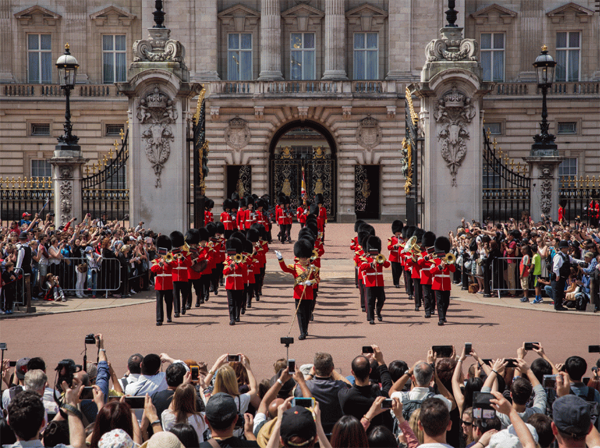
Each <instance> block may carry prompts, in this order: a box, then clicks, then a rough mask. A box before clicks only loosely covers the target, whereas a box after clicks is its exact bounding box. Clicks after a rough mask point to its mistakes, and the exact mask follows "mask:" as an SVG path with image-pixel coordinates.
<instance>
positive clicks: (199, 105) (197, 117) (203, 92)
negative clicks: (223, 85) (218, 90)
mask: <svg viewBox="0 0 600 448" xmlns="http://www.w3.org/2000/svg"><path fill="white" fill-rule="evenodd" d="M205 95H206V89H205V88H204V87H202V90H201V91H200V93H199V94H198V102H197V103H196V112H194V115H193V116H192V120H194V124H195V125H198V121H200V109H201V108H202V101H204V96H205Z"/></svg>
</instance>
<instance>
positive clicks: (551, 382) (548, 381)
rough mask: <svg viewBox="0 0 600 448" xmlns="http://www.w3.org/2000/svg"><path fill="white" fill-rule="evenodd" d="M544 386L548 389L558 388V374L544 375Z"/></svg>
mask: <svg viewBox="0 0 600 448" xmlns="http://www.w3.org/2000/svg"><path fill="white" fill-rule="evenodd" d="M542 386H544V387H545V388H546V389H555V388H556V375H544V378H543V379H542Z"/></svg>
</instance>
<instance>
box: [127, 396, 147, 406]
mask: <svg viewBox="0 0 600 448" xmlns="http://www.w3.org/2000/svg"><path fill="white" fill-rule="evenodd" d="M125 403H127V404H128V405H129V406H130V407H131V408H132V409H144V406H145V404H146V397H125Z"/></svg>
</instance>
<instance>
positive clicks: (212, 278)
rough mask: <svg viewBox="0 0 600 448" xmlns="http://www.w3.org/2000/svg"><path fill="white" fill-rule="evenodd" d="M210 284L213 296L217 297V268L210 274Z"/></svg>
mask: <svg viewBox="0 0 600 448" xmlns="http://www.w3.org/2000/svg"><path fill="white" fill-rule="evenodd" d="M221 266H222V265H221ZM210 284H211V285H212V289H213V291H214V293H215V295H217V292H218V291H219V271H218V270H217V268H214V269H213V270H212V271H211V273H210Z"/></svg>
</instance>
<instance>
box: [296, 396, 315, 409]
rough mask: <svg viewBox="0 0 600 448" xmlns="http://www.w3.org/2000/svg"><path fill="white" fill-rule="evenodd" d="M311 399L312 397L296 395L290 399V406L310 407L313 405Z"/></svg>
mask: <svg viewBox="0 0 600 448" xmlns="http://www.w3.org/2000/svg"><path fill="white" fill-rule="evenodd" d="M313 400H314V399H313V398H305V397H296V398H294V399H293V400H292V406H300V407H302V408H311V407H312V406H313Z"/></svg>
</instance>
